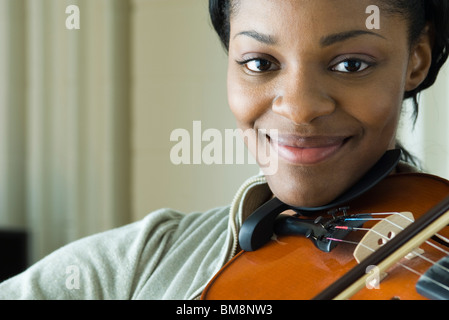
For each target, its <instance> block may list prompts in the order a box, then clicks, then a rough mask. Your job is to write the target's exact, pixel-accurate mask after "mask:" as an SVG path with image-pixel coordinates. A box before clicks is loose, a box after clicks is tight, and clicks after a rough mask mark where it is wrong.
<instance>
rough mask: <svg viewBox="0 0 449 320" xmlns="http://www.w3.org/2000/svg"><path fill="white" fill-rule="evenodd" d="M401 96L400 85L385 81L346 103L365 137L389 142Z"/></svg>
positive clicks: (396, 121) (399, 107)
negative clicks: (360, 125)
mask: <svg viewBox="0 0 449 320" xmlns="http://www.w3.org/2000/svg"><path fill="white" fill-rule="evenodd" d="M402 98H403V88H402V87H401V85H398V84H397V83H388V82H387V83H385V84H382V85H378V86H375V87H374V88H370V89H369V90H367V91H366V92H359V93H358V94H357V95H356V96H355V97H354V98H353V99H352V101H351V103H348V104H347V105H350V106H351V107H350V110H348V113H350V114H352V116H353V117H354V118H355V119H357V120H358V121H359V122H360V123H361V124H362V127H363V128H364V131H365V132H364V133H365V135H366V137H369V138H370V139H380V138H382V139H383V140H384V141H385V143H390V142H391V141H390V140H395V132H396V127H397V123H398V120H399V116H400V112H401V107H402ZM387 140H388V141H387Z"/></svg>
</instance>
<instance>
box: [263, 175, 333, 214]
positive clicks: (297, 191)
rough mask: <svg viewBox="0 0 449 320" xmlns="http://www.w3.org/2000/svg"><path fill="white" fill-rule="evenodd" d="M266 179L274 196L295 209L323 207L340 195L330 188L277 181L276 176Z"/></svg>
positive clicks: (282, 180)
mask: <svg viewBox="0 0 449 320" xmlns="http://www.w3.org/2000/svg"><path fill="white" fill-rule="evenodd" d="M266 179H267V182H268V185H269V187H270V189H271V191H272V192H273V194H274V195H275V196H276V197H277V198H278V199H279V200H281V201H282V202H284V203H286V204H288V205H290V206H294V207H306V208H313V207H321V206H324V205H326V204H328V203H330V202H332V201H333V200H334V199H336V198H337V197H338V196H339V194H340V193H339V192H337V191H334V190H329V188H328V186H317V185H312V184H309V183H306V184H305V185H307V186H303V185H304V183H291V179H290V180H289V179H276V178H275V177H274V176H267V177H266ZM285 181H289V182H288V183H285ZM323 190H326V191H324V192H323ZM332 191H334V192H332Z"/></svg>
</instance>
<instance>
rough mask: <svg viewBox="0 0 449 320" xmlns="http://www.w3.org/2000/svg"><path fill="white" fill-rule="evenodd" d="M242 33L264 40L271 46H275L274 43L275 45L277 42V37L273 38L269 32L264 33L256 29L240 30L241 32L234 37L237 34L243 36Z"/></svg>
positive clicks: (263, 41)
mask: <svg viewBox="0 0 449 320" xmlns="http://www.w3.org/2000/svg"><path fill="white" fill-rule="evenodd" d="M242 35H243V36H247V37H250V38H253V39H255V40H257V41H259V42H262V43H264V44H267V45H270V46H273V45H275V44H276V43H277V40H276V39H275V38H273V37H272V36H270V35H267V34H263V33H259V32H257V31H254V30H250V31H242V32H239V33H237V34H236V35H235V36H234V39H235V38H236V37H237V36H242Z"/></svg>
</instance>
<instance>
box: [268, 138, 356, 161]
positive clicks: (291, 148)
mask: <svg viewBox="0 0 449 320" xmlns="http://www.w3.org/2000/svg"><path fill="white" fill-rule="evenodd" d="M267 137H268V139H269V141H270V143H271V145H272V146H273V149H274V150H275V151H277V153H278V156H279V157H281V158H283V159H285V160H286V161H287V162H290V163H292V164H296V165H313V164H318V163H320V162H323V161H325V160H327V159H329V158H331V157H332V156H334V155H335V154H336V153H338V152H339V151H340V150H341V149H342V148H343V146H344V145H345V144H346V142H347V141H348V140H349V139H350V137H348V136H297V135H278V136H277V137H276V136H267Z"/></svg>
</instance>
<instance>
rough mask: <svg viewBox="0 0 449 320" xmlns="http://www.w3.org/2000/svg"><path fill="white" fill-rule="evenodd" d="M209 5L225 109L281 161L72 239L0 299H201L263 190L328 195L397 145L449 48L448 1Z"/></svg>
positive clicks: (310, 198)
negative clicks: (195, 205) (220, 199)
mask: <svg viewBox="0 0 449 320" xmlns="http://www.w3.org/2000/svg"><path fill="white" fill-rule="evenodd" d="M373 5H374V6H375V7H376V8H377V9H378V13H379V15H378V17H377V19H378V21H377V23H372V24H370V23H368V22H369V21H367V20H369V19H371V18H372V19H376V17H375V16H373V17H371V18H370V15H371V13H370V12H369V11H367V8H368V7H371V8H373ZM373 12H374V13H375V11H373ZM210 13H211V18H212V22H213V25H214V27H215V29H216V30H217V32H218V34H219V36H220V39H221V40H222V42H223V44H224V47H225V48H226V50H227V51H228V54H229V68H228V92H229V94H228V96H229V105H230V108H231V110H232V112H233V113H234V115H235V117H236V119H237V123H238V126H239V127H240V128H241V129H243V130H248V129H249V130H250V132H253V134H252V135H250V137H249V140H248V141H247V142H248V147H249V148H250V149H252V150H253V149H254V146H255V145H257V141H265V142H267V143H268V144H269V145H270V146H271V147H272V148H273V150H275V151H276V153H277V154H278V167H277V170H276V172H274V173H273V174H269V175H268V174H267V175H266V177H265V176H264V175H261V176H258V177H254V178H252V179H250V180H248V181H247V182H245V183H244V184H243V186H242V187H241V189H240V190H238V192H237V194H236V196H235V198H234V200H233V202H232V203H231V205H230V206H229V207H224V208H216V209H213V210H210V211H209V212H205V213H198V214H196V213H193V214H189V215H183V214H181V213H178V212H173V211H170V210H166V209H164V210H160V211H157V212H154V213H151V214H149V215H148V216H147V217H146V218H145V219H144V220H142V221H140V222H136V223H134V224H131V225H128V226H125V227H122V228H119V229H116V230H112V231H109V232H105V233H102V234H99V235H96V236H93V237H89V238H86V239H83V240H80V241H77V242H75V243H72V244H70V245H68V246H66V247H64V248H61V249H60V250H58V251H56V252H54V253H53V254H51V255H49V256H48V257H46V258H44V259H43V260H42V261H40V262H38V263H37V264H35V265H34V266H32V267H31V268H29V269H28V270H27V271H25V272H24V273H22V274H20V275H18V276H16V277H14V278H12V279H10V280H7V281H5V282H4V283H2V284H0V297H2V298H10V299H16V298H25V299H26V298H34V299H61V298H77V299H195V298H197V297H198V296H199V295H200V294H201V292H202V291H203V289H204V287H205V285H206V284H207V282H208V281H209V280H210V279H211V277H213V276H214V274H215V273H216V272H217V271H218V270H219V269H220V268H221V267H222V266H223V265H224V264H225V263H226V262H227V261H228V260H229V259H230V258H231V257H232V256H233V255H235V253H236V251H237V248H238V240H237V237H238V232H239V229H240V227H241V225H242V223H243V221H245V220H246V219H247V217H248V216H249V215H250V214H251V213H252V212H253V211H254V210H256V209H257V208H258V207H260V206H261V205H262V204H264V203H265V202H266V201H267V200H269V199H270V198H272V197H273V196H276V197H277V198H279V199H280V200H282V201H283V202H284V203H286V204H288V205H291V206H298V207H317V206H322V205H325V204H327V203H329V202H331V201H332V200H333V199H335V198H337V197H338V196H340V195H341V194H343V193H344V192H345V191H346V190H347V189H348V188H350V187H351V186H352V185H354V184H355V183H356V182H357V181H358V180H359V179H360V178H361V177H362V176H363V175H364V174H365V173H366V172H367V171H368V170H369V169H370V168H371V167H372V166H373V165H374V164H375V163H376V162H377V161H378V160H379V159H380V158H381V156H382V155H383V154H384V153H385V152H386V151H387V150H390V149H394V148H395V147H396V146H397V145H398V141H396V131H397V126H398V121H399V118H400V115H401V110H402V105H403V101H404V99H406V98H412V99H413V100H414V101H415V105H416V108H417V95H418V93H419V92H421V91H422V90H424V89H426V88H428V87H430V86H431V85H432V84H433V83H434V81H435V80H436V78H437V75H438V72H439V70H440V68H441V66H442V65H443V64H444V62H445V61H446V59H447V54H448V51H447V50H448V43H449V24H448V21H449V19H448V17H449V3H448V2H447V1H446V0H439V1H438V0H433V1H432V0H422V1H418V0H404V1H400V0H344V1H333V0H313V1H312V0H210ZM374 13H373V14H374ZM416 112H417V109H416ZM274 130H275V131H276V132H277V134H276V135H271V134H270V132H274ZM263 132H265V133H263ZM253 152H254V153H255V155H256V151H255V150H253ZM404 154H405V155H407V154H406V153H404ZM256 156H257V155H256ZM404 160H407V159H404ZM407 170H411V167H410V166H407V165H405V164H404V163H402V164H400V165H399V166H398V167H397V168H396V172H397V171H407Z"/></svg>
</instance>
